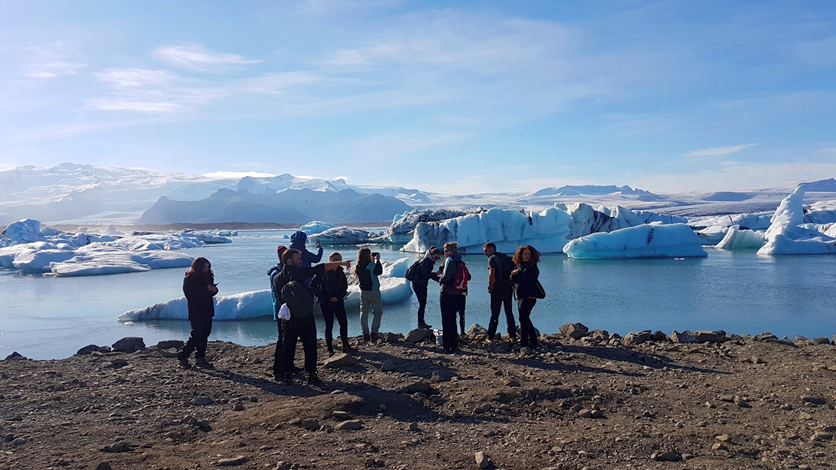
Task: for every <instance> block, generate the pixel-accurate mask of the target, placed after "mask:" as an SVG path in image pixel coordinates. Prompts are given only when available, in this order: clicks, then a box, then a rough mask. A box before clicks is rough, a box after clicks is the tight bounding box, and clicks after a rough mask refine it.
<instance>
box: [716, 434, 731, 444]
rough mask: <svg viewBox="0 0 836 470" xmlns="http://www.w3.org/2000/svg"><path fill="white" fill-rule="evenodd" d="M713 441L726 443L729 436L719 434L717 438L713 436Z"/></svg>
mask: <svg viewBox="0 0 836 470" xmlns="http://www.w3.org/2000/svg"><path fill="white" fill-rule="evenodd" d="M714 439H717V440H718V441H720V442H728V441H729V435H728V434H720V435H719V436H714Z"/></svg>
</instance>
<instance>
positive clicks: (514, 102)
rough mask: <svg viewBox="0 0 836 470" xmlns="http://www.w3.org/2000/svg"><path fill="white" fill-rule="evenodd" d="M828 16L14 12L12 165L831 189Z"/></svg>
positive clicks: (473, 8) (525, 186) (737, 7)
mask: <svg viewBox="0 0 836 470" xmlns="http://www.w3.org/2000/svg"><path fill="white" fill-rule="evenodd" d="M834 77H836V3H834V2H831V1H804V2H794V1H781V2H769V1H762V2H747V1H735V2H728V1H700V2H686V1H682V2H666V1H662V2H639V1H609V2H605V1H595V2H587V1H583V2H581V1H527V2H510V1H489V0H482V1H463V2H432V1H422V2H411V1H398V0H370V1H348V0H310V1H286V2H267V1H264V2H259V1H251V2H247V1H242V2H198V1H184V2H157V1H142V2H112V1H83V2H82V1H60V2H59V1H52V2H44V1H38V0H27V1H26V2H5V4H4V7H3V15H2V16H0V169H2V168H9V167H16V166H22V165H36V166H50V165H54V164H59V163H62V162H75V163H89V164H93V165H102V166H127V167H142V168H153V169H162V170H172V171H180V172H186V173H196V174H203V173H212V172H219V171H220V172H258V173H267V174H280V173H291V174H294V175H305V176H317V177H323V178H336V177H345V178H347V180H348V181H349V183H353V184H364V185H368V184H373V185H397V186H405V187H417V188H419V189H423V190H430V191H440V192H446V193H454V194H455V193H472V192H508V191H529V190H531V191H533V190H537V189H539V188H542V187H546V186H559V185H564V184H617V185H623V184H627V185H630V186H634V187H640V188H643V189H648V190H651V191H655V192H663V193H664V192H682V191H690V190H721V189H722V190H733V189H746V188H756V187H766V186H773V185H786V184H788V183H794V182H797V181H803V180H815V179H823V178H830V177H835V176H836V79H834Z"/></svg>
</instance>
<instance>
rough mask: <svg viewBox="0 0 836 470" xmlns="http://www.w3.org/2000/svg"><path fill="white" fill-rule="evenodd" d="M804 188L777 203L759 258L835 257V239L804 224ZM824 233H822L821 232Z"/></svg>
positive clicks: (796, 190)
mask: <svg viewBox="0 0 836 470" xmlns="http://www.w3.org/2000/svg"><path fill="white" fill-rule="evenodd" d="M804 193H805V189H804V185H803V184H800V185H798V187H796V188H795V190H794V191H793V192H792V194H790V195H789V196H787V197H786V198H784V200H783V201H781V204H780V205H779V206H778V209H776V210H775V214H773V215H772V219H771V221H772V224H771V225H770V226H769V228H768V229H767V230H766V234H765V238H766V244H765V245H764V246H763V247H761V249H759V250H758V254H759V255H813V254H828V253H836V239H834V238H833V237H831V236H828V235H825V234H824V233H822V232H820V231H819V230H818V227H819V226H818V225H816V224H804V222H805V214H804V205H803V202H804ZM825 230H826V229H825Z"/></svg>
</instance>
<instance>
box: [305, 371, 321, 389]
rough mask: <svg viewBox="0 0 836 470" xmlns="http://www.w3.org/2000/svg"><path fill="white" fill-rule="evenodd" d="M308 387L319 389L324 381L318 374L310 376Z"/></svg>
mask: <svg viewBox="0 0 836 470" xmlns="http://www.w3.org/2000/svg"><path fill="white" fill-rule="evenodd" d="M308 385H312V386H314V387H319V386H321V385H322V380H320V379H319V377H317V375H316V374H308Z"/></svg>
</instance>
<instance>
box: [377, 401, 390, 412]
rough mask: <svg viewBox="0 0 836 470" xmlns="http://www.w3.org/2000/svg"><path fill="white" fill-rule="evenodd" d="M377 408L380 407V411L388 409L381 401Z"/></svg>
mask: <svg viewBox="0 0 836 470" xmlns="http://www.w3.org/2000/svg"><path fill="white" fill-rule="evenodd" d="M378 408H380V411H386V410H388V409H389V407H388V406H386V405H385V404H384V403H381V404H380V405H378Z"/></svg>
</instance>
